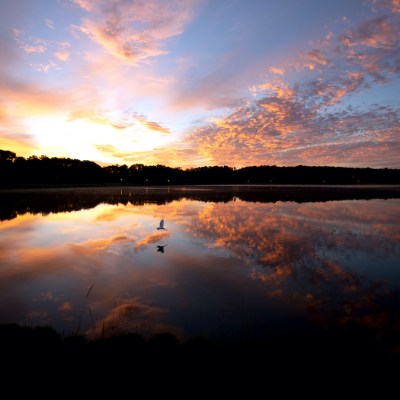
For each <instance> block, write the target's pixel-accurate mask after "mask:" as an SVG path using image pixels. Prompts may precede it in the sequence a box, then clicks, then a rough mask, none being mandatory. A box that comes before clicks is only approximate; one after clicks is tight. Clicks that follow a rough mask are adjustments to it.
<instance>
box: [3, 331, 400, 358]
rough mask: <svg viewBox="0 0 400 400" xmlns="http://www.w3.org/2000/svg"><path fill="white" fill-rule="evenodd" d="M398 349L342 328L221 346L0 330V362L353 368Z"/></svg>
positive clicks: (391, 341) (394, 339)
mask: <svg viewBox="0 0 400 400" xmlns="http://www.w3.org/2000/svg"><path fill="white" fill-rule="evenodd" d="M399 345H400V337H399V334H394V333H393V332H392V333H391V334H390V335H377V334H376V332H372V331H370V330H369V329H367V328H365V327H362V326H357V325H354V326H352V325H347V326H346V328H343V329H342V328H338V327H335V328H331V329H327V328H326V327H325V328H321V327H318V326H312V325H310V326H309V327H308V328H307V329H305V328H302V329H293V330H290V329H287V330H285V331H273V332H271V334H268V333H267V334H265V335H264V337H262V338H258V339H251V338H247V337H240V336H232V337H228V336H227V337H224V338H223V340H209V339H207V338H204V337H197V338H191V339H186V340H183V341H182V340H179V339H178V338H176V337H175V336H173V335H172V334H170V333H159V334H157V335H155V336H153V337H151V338H149V339H145V338H144V337H143V336H141V335H140V334H138V333H126V334H124V335H119V336H111V337H102V336H99V337H98V338H97V339H91V340H89V339H87V338H85V336H83V335H71V336H62V335H60V334H59V333H57V332H56V331H55V330H53V329H52V328H51V327H46V326H45V327H43V326H42V327H40V326H39V327H28V326H19V325H16V324H0V349H1V354H2V356H6V355H12V357H16V356H18V357H26V356H29V357H38V356H40V357H49V358H52V359H54V361H56V360H57V359H59V360H61V359H63V360H67V359H69V358H71V359H75V358H76V359H78V358H79V357H84V358H85V359H86V360H87V362H88V363H89V362H90V360H93V361H96V360H97V361H100V360H103V361H104V360H111V361H112V360H114V361H117V360H118V359H120V358H126V357H127V358H136V359H157V358H158V357H160V356H163V357H164V356H167V355H168V356H174V357H178V358H182V359H184V358H185V357H190V358H192V357H196V358H197V359H198V360H200V359H206V358H208V357H212V358H221V360H220V361H223V360H224V359H225V358H226V359H230V358H231V357H239V356H245V357H249V358H259V357H268V359H270V360H275V361H277V360H278V359H281V360H288V359H292V360H293V361H294V360H295V359H296V358H297V357H300V356H307V359H309V360H311V359H312V360H314V361H317V360H319V362H320V363H325V361H328V360H329V361H332V360H347V361H350V360H351V361H352V362H357V361H368V360H372V359H373V360H381V361H383V360H385V361H387V362H388V361H390V360H393V361H398V360H399V351H400V348H399ZM187 361H189V360H187ZM303 362H305V360H303Z"/></svg>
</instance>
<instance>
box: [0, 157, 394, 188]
mask: <svg viewBox="0 0 400 400" xmlns="http://www.w3.org/2000/svg"><path fill="white" fill-rule="evenodd" d="M111 183H114V184H115V183H119V184H121V183H122V184H129V185H185V184H186V185H187V184H196V185H202V184H217V185H220V184H400V169H388V168H385V169H373V168H344V167H308V166H302V165H299V166H297V167H277V166H273V165H272V166H270V165H261V166H253V167H244V168H240V169H236V168H231V167H228V166H212V167H197V168H189V169H185V170H184V169H182V168H171V167H167V166H165V165H151V166H146V165H143V164H133V165H131V166H130V167H128V166H127V165H111V166H106V167H101V166H100V165H98V164H96V163H95V162H93V161H81V160H77V159H71V158H57V157H52V158H49V157H46V156H40V157H37V156H31V157H28V158H27V159H25V158H23V157H18V156H17V155H16V154H15V153H13V152H11V151H7V150H0V184H3V185H4V184H52V185H57V184H111Z"/></svg>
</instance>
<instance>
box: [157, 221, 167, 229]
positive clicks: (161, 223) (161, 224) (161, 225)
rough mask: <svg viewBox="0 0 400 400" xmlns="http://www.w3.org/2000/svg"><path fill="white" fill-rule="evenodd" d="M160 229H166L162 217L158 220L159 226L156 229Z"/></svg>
mask: <svg viewBox="0 0 400 400" xmlns="http://www.w3.org/2000/svg"><path fill="white" fill-rule="evenodd" d="M160 229H163V230H165V231H166V229H165V228H164V220H163V219H162V220H161V221H160V226H159V227H158V228H157V230H160Z"/></svg>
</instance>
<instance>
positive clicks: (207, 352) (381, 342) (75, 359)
mask: <svg viewBox="0 0 400 400" xmlns="http://www.w3.org/2000/svg"><path fill="white" fill-rule="evenodd" d="M398 343H399V338H398V337H390V336H379V335H376V334H372V333H371V332H370V331H368V330H367V329H364V328H362V327H357V326H354V327H347V328H346V329H332V330H329V329H321V328H317V327H310V329H308V330H305V331H296V330H293V331H292V330H290V329H287V330H286V331H285V332H274V333H272V334H270V335H266V336H265V337H264V338H262V339H259V340H257V341H253V340H250V339H249V338H236V339H235V340H233V341H231V340H224V341H211V340H208V339H207V338H202V337H199V338H192V339H187V340H185V341H179V340H178V339H177V338H176V337H174V336H172V335H171V334H169V333H160V334H158V335H156V336H154V337H152V338H150V339H145V338H143V337H142V336H141V335H139V334H136V333H130V334H126V335H122V336H116V337H110V338H103V337H99V338H98V339H96V340H92V341H89V340H87V339H85V338H84V337H83V336H78V335H76V336H70V337H61V336H60V335H59V334H58V333H56V332H55V331H54V330H53V329H51V328H49V327H35V328H30V327H20V326H17V325H10V324H8V325H0V350H1V354H2V365H3V370H4V367H6V372H7V373H9V374H10V375H14V374H17V376H18V379H19V380H21V377H22V376H29V377H33V376H35V377H36V379H38V381H36V382H35V385H38V388H40V390H41V391H45V390H46V388H48V386H47V385H49V384H50V382H51V383H53V379H54V380H55V381H57V382H58V383H59V384H61V386H60V387H59V388H62V390H63V391H64V390H67V389H68V388H70V387H71V386H72V387H76V386H77V385H79V386H81V385H83V387H85V388H86V389H87V388H89V389H90V392H91V393H93V392H101V391H102V390H104V389H105V388H109V387H110V386H111V387H112V388H113V386H114V385H117V386H116V387H115V388H113V390H116V391H118V390H119V389H120V388H124V390H126V389H127V388H128V389H129V390H132V391H136V390H138V388H142V389H143V386H145V388H146V390H150V391H153V390H157V391H159V390H161V391H162V392H163V393H166V392H167V391H171V390H173V392H176V391H178V392H182V391H183V392H185V393H186V391H189V392H191V391H193V390H194V391H195V392H196V394H199V393H202V391H205V390H206V391H209V390H212V391H214V390H216V389H217V388H218V389H219V390H220V389H223V390H224V391H226V390H228V391H232V390H233V391H235V390H237V389H239V388H241V389H243V388H244V389H245V390H246V393H244V394H246V397H245V398H253V397H252V396H250V394H251V393H253V396H254V391H255V390H260V388H261V389H263V390H267V389H268V390H273V389H275V390H277V389H278V390H279V393H286V392H287V391H294V392H295V393H297V394H299V393H301V392H303V391H305V392H306V393H308V394H311V393H316V392H318V393H320V391H321V390H322V391H323V392H324V391H325V390H328V389H329V393H333V392H334V391H335V390H338V389H339V388H340V390H343V389H346V393H349V389H351V388H353V389H354V388H355V389H357V392H358V393H359V392H360V391H363V390H367V391H368V390H370V388H371V385H375V386H376V387H378V389H379V393H380V394H381V395H383V394H384V393H385V392H386V391H387V390H388V389H389V388H390V387H391V386H390V385H392V386H393V387H395V383H396V382H397V377H398V375H397V374H398V370H399V348H398V347H396V346H398ZM4 376H5V375H4V373H3V378H4ZM3 382H4V380H3ZM46 382H47V383H46ZM42 385H44V386H42ZM192 385H195V386H192ZM265 385H267V386H268V387H267V388H266V387H265ZM324 385H328V387H325V386H324ZM31 389H32V388H31V387H29V390H31ZM53 390H54V389H53ZM79 393H81V390H79ZM244 394H243V395H244ZM249 396H250V397H249ZM188 397H189V398H192V397H193V395H190V396H188ZM323 397H324V398H325V396H323ZM113 398H118V397H113ZM195 398H196V397H195ZM328 398H329V397H328ZM381 398H383V397H381Z"/></svg>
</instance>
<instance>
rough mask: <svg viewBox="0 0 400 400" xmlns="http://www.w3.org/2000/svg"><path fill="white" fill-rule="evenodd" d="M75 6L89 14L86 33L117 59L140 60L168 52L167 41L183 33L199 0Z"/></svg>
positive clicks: (103, 2) (100, 2) (81, 1)
mask: <svg viewBox="0 0 400 400" xmlns="http://www.w3.org/2000/svg"><path fill="white" fill-rule="evenodd" d="M75 3H76V4H77V5H79V6H80V7H81V8H83V9H84V10H85V11H87V12H88V13H89V16H88V17H86V18H84V20H83V24H82V26H81V28H80V29H81V31H82V32H84V33H85V34H87V35H88V36H89V37H90V38H91V39H92V40H93V41H95V42H96V43H98V44H100V45H101V46H102V47H103V48H104V49H106V50H107V51H108V52H109V53H111V54H113V55H114V56H116V57H118V58H120V59H123V60H127V61H138V60H145V59H147V58H150V57H154V56H157V55H160V54H164V53H165V50H163V49H162V44H163V42H165V41H166V40H167V39H169V38H171V37H173V36H177V35H179V34H181V33H182V32H183V29H184V27H185V25H186V24H187V23H188V22H189V21H190V19H191V16H192V13H193V9H194V6H195V5H196V0H184V1H182V0H181V1H180V0H173V1H169V2H164V1H161V0H149V1H141V0H135V1H132V2H125V1H122V0H120V1H115V2H113V4H112V6H110V3H109V2H108V1H107V0H97V1H94V2H88V1H85V0H76V1H75Z"/></svg>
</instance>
